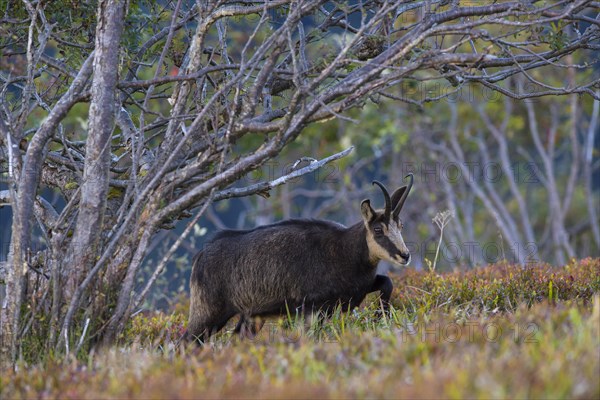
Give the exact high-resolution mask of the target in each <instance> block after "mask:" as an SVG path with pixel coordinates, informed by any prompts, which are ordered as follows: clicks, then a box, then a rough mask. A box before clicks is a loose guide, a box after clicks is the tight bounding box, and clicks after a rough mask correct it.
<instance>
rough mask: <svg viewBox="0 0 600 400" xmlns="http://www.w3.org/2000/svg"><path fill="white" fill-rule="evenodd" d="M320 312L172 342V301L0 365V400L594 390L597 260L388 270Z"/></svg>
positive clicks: (175, 326) (180, 312)
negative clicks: (107, 337)
mask: <svg viewBox="0 0 600 400" xmlns="http://www.w3.org/2000/svg"><path fill="white" fill-rule="evenodd" d="M392 278H393V280H394V286H395V289H394V293H393V296H392V302H393V306H394V307H393V310H392V311H391V313H390V315H387V316H382V315H381V314H380V311H379V309H378V305H377V301H376V297H369V298H367V300H366V301H365V303H364V307H363V308H361V309H359V310H355V311H353V312H350V313H344V312H340V311H338V312H336V313H335V314H334V315H333V316H332V317H331V318H329V319H327V320H326V321H324V322H323V321H321V320H320V319H319V318H315V317H313V318H306V319H304V318H302V317H301V316H298V315H296V314H295V313H294V312H292V311H291V312H290V313H289V314H288V315H287V316H285V317H283V318H278V319H271V320H268V321H266V324H265V326H264V327H263V329H262V330H261V332H260V333H259V335H258V336H257V337H255V338H240V337H237V336H234V335H233V334H232V330H233V324H234V323H235V321H232V322H231V324H232V325H231V326H229V327H228V329H226V330H224V331H223V332H221V333H219V334H217V335H215V336H214V337H213V338H211V342H210V343H208V344H207V345H206V346H204V347H202V348H195V347H186V346H179V347H178V346H177V341H178V339H179V337H180V336H181V334H182V333H183V332H184V330H185V324H186V312H187V311H186V305H185V304H183V303H182V304H180V305H179V306H178V307H177V308H176V309H175V310H173V311H172V312H171V313H168V314H167V313H161V312H147V313H140V314H138V315H137V316H136V317H135V318H134V319H133V320H132V322H131V323H130V325H129V327H128V329H127V330H126V332H125V334H124V335H123V336H122V337H121V338H120V345H119V346H118V347H112V348H108V349H101V350H97V351H92V352H90V353H88V352H87V351H86V352H83V351H82V353H81V354H80V355H78V357H74V356H71V357H69V358H67V359H66V360H65V359H60V360H58V359H56V358H55V357H51V356H47V357H43V359H42V360H41V361H38V362H35V363H25V362H21V363H20V364H19V366H18V369H17V370H16V372H13V371H4V372H3V373H2V375H1V378H0V397H1V398H3V399H8V398H73V399H75V398H77V399H79V398H89V399H92V398H94V399H95V398H123V397H133V398H145V399H148V398H192V397H208V398H215V397H230V398H241V397H246V398H248V397H250V398H252V397H258V398H310V397H312V398H346V397H361V398H363V397H369V398H399V397H404V398H406V397H408V398H417V397H422V398H436V397H444V398H465V397H479V398H528V397H529V398H530V397H533V398H598V397H600V382H599V380H598V376H599V372H600V359H599V357H600V355H599V354H600V259H584V260H580V261H573V262H572V263H570V264H568V265H566V266H564V267H562V268H553V267H550V266H547V265H543V264H536V265H531V266H527V267H525V268H523V267H519V266H514V265H508V264H496V265H492V266H488V267H485V268H480V269H475V270H470V271H464V272H460V271H455V272H451V273H443V274H438V273H434V272H417V271H414V270H410V269H409V270H406V271H405V272H403V273H402V274H399V275H395V276H393V277H392Z"/></svg>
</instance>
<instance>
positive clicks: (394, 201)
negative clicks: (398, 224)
mask: <svg viewBox="0 0 600 400" xmlns="http://www.w3.org/2000/svg"><path fill="white" fill-rule="evenodd" d="M405 190H406V186H402V187H400V188H398V189H396V191H395V192H394V193H393V194H392V210H395V209H396V206H397V205H398V201H400V198H401V197H402V195H403V194H404V191H405Z"/></svg>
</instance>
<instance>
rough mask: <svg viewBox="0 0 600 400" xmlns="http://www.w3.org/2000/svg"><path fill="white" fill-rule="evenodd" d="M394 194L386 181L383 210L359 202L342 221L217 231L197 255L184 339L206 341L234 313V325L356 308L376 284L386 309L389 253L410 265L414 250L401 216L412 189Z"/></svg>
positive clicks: (240, 326) (294, 221) (391, 258)
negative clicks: (356, 212)
mask: <svg viewBox="0 0 600 400" xmlns="http://www.w3.org/2000/svg"><path fill="white" fill-rule="evenodd" d="M407 177H409V178H410V182H409V184H408V186H402V187H401V188H398V189H397V190H396V191H395V192H394V193H393V194H392V196H391V197H390V195H389V193H388V191H387V190H386V188H385V187H384V185H383V184H381V183H380V182H377V181H373V184H374V185H377V186H379V188H380V189H381V191H382V192H383V196H384V199H385V208H384V210H378V211H376V210H374V209H373V208H371V203H370V201H369V200H363V201H362V203H361V205H360V211H361V215H362V221H360V222H358V223H356V224H355V225H352V226H350V227H345V226H343V225H341V224H338V223H335V222H330V221H321V220H304V219H291V220H285V221H281V222H278V223H274V224H271V225H265V226H259V227H257V228H255V229H250V230H224V231H220V232H218V233H217V234H216V235H215V236H214V237H213V238H212V239H211V240H210V241H209V242H208V243H207V244H206V245H205V246H204V248H203V249H202V250H201V251H200V252H199V253H198V254H197V255H196V256H195V257H194V261H193V267H192V274H191V278H190V291H191V303H190V314H189V324H188V332H187V338H188V339H190V340H198V341H200V342H203V341H205V340H206V339H208V337H209V336H210V335H212V334H214V333H216V332H217V331H219V330H220V329H221V328H223V326H225V324H226V323H227V321H228V320H229V319H230V318H232V317H233V316H235V315H237V314H240V321H239V323H238V325H237V327H236V332H239V331H240V330H242V329H251V330H252V331H253V332H252V333H256V331H257V329H260V327H258V328H256V327H255V326H254V324H252V325H250V324H249V323H250V322H251V321H253V318H254V317H260V316H268V315H278V314H285V313H286V312H288V311H292V312H295V311H296V310H300V311H317V310H322V311H324V312H325V313H327V312H331V311H332V310H333V308H334V307H335V306H336V305H341V306H342V309H343V310H348V309H353V308H354V307H357V306H358V305H359V304H360V303H361V302H362V301H363V299H364V298H365V296H366V295H367V294H368V293H371V292H376V291H379V292H380V293H381V301H382V303H383V305H384V307H386V308H387V305H388V302H389V300H390V296H391V294H392V289H393V286H392V281H391V280H390V279H389V278H388V277H387V276H384V275H378V274H377V272H376V271H377V264H378V263H379V261H380V260H387V261H390V262H391V263H393V264H395V265H407V264H408V263H409V261H410V254H409V251H408V249H407V247H406V245H405V243H404V239H403V238H402V234H401V231H402V227H403V225H402V222H401V221H400V219H399V217H398V215H399V214H400V210H402V206H403V205H404V202H405V201H406V198H407V196H408V194H409V192H410V190H411V188H412V184H413V176H412V174H409V175H407V176H406V177H405V178H407Z"/></svg>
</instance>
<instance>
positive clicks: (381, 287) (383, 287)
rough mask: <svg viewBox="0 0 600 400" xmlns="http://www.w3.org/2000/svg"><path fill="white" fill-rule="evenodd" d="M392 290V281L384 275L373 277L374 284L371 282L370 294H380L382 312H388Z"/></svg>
mask: <svg viewBox="0 0 600 400" xmlns="http://www.w3.org/2000/svg"><path fill="white" fill-rule="evenodd" d="M393 289H394V285H393V284H392V280H391V279H390V278H389V277H387V276H385V275H377V276H375V282H373V286H371V290H369V293H371V292H377V291H379V292H380V293H381V303H382V304H383V310H384V311H388V309H389V307H390V298H391V297H392V290H393Z"/></svg>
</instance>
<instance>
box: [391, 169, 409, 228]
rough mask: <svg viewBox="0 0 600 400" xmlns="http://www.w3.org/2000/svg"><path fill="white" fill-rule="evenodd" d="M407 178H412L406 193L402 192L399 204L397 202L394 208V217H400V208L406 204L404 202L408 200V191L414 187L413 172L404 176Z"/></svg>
mask: <svg viewBox="0 0 600 400" xmlns="http://www.w3.org/2000/svg"><path fill="white" fill-rule="evenodd" d="M406 178H410V182H408V187H407V188H406V190H405V191H404V193H402V197H400V200H398V204H396V208H394V219H396V218H398V214H400V210H402V207H403V206H404V202H405V201H406V198H407V197H408V193H410V189H412V185H413V181H414V178H413V174H412V173H411V174H408V175H406V176H405V177H404V179H406Z"/></svg>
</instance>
